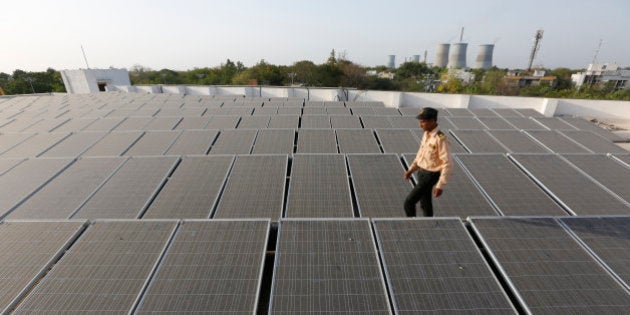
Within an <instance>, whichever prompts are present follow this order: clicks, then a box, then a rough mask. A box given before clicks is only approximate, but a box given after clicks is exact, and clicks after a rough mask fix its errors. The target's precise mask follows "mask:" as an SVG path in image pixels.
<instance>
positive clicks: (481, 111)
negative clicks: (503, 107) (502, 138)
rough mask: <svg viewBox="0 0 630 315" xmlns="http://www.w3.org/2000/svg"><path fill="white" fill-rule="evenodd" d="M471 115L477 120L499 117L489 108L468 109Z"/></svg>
mask: <svg viewBox="0 0 630 315" xmlns="http://www.w3.org/2000/svg"><path fill="white" fill-rule="evenodd" d="M469 110H470V112H471V113H473V115H474V116H475V117H477V118H482V117H484V118H488V117H498V116H499V115H498V114H497V113H495V112H494V111H492V109H490V108H471V109H469Z"/></svg>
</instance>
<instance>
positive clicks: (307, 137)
mask: <svg viewBox="0 0 630 315" xmlns="http://www.w3.org/2000/svg"><path fill="white" fill-rule="evenodd" d="M337 152H338V151H337V138H336V137H335V131H334V130H332V129H300V130H298V139H297V153H337Z"/></svg>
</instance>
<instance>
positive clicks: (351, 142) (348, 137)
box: [335, 129, 381, 154]
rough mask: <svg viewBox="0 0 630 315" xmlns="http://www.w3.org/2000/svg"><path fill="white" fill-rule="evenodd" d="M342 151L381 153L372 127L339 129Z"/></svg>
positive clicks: (338, 137)
mask: <svg viewBox="0 0 630 315" xmlns="http://www.w3.org/2000/svg"><path fill="white" fill-rule="evenodd" d="M335 133H336V135H337V143H338V144H339V152H340V153H342V154H343V153H381V148H380V146H379V144H378V142H377V141H376V137H375V136H374V131H373V130H372V129H337V130H335Z"/></svg>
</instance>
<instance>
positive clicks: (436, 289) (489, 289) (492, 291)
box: [373, 219, 516, 314]
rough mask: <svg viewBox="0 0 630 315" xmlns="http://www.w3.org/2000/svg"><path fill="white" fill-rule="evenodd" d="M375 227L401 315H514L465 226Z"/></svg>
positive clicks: (444, 222)
mask: <svg viewBox="0 0 630 315" xmlns="http://www.w3.org/2000/svg"><path fill="white" fill-rule="evenodd" d="M373 225H374V228H375V231H376V236H377V240H378V243H379V248H380V255H381V257H382V260H383V264H384V266H385V272H386V275H387V280H388V283H389V290H390V295H391V297H392V300H393V303H394V307H395V311H396V312H397V313H398V314H418V313H423V312H424V313H429V312H435V313H483V314H516V310H515V309H514V308H513V307H512V305H511V303H510V301H509V299H508V298H507V295H506V294H505V292H503V290H502V289H501V286H500V285H499V282H498V281H497V279H496V278H495V277H494V275H493V273H492V271H491V270H490V268H489V267H488V265H487V264H486V262H485V261H484V259H483V257H482V256H481V253H480V252H479V251H478V250H477V246H476V245H475V244H474V242H473V240H472V239H471V238H470V236H469V235H468V232H467V231H466V228H465V227H464V225H463V224H462V223H461V221H459V220H456V219H440V220H374V221H373Z"/></svg>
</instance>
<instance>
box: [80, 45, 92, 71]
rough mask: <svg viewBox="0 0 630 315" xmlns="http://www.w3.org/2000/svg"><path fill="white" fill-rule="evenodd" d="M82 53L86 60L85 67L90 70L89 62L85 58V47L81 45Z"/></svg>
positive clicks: (85, 58)
mask: <svg viewBox="0 0 630 315" xmlns="http://www.w3.org/2000/svg"><path fill="white" fill-rule="evenodd" d="M81 51H82V52H83V59H84V60H85V66H86V67H87V68H88V69H90V65H89V64H88V62H87V57H86V56H85V49H83V45H81Z"/></svg>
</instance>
